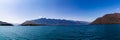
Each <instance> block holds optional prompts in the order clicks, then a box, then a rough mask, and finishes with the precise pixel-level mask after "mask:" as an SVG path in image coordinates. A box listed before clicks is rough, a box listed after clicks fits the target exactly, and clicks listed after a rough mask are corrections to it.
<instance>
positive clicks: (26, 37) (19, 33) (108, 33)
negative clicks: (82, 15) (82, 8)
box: [0, 24, 120, 40]
mask: <svg viewBox="0 0 120 40" xmlns="http://www.w3.org/2000/svg"><path fill="white" fill-rule="evenodd" d="M0 40H120V25H118V24H113V25H81V26H0Z"/></svg>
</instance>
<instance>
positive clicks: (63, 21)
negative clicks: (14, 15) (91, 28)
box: [21, 18, 88, 26]
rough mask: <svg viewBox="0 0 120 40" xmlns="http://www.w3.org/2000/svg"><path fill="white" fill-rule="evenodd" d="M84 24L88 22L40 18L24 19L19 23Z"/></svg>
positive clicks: (30, 24) (49, 24) (42, 24)
mask: <svg viewBox="0 0 120 40" xmlns="http://www.w3.org/2000/svg"><path fill="white" fill-rule="evenodd" d="M86 24H88V22H84V21H72V20H62V19H46V18H40V19H36V20H31V21H26V22H24V23H22V24H21V25H22V26H46V25H48V26H59V25H86Z"/></svg>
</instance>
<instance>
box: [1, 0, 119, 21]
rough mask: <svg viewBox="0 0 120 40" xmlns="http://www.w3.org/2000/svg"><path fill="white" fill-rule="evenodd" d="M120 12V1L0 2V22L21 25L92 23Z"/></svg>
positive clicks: (24, 0)
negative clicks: (55, 21) (48, 21)
mask: <svg viewBox="0 0 120 40" xmlns="http://www.w3.org/2000/svg"><path fill="white" fill-rule="evenodd" d="M119 11H120V0H0V21H5V22H9V23H22V22H24V21H26V20H31V19H37V18H43V17H46V18H56V19H68V20H79V21H88V22H92V21H93V20H95V19H96V18H98V17H101V16H103V15H104V14H108V13H114V12H119Z"/></svg>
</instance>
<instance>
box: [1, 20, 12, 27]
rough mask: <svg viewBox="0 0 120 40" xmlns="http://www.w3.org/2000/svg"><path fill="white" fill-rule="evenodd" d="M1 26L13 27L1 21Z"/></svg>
mask: <svg viewBox="0 0 120 40" xmlns="http://www.w3.org/2000/svg"><path fill="white" fill-rule="evenodd" d="M0 26H13V24H10V23H6V22H2V21H0Z"/></svg>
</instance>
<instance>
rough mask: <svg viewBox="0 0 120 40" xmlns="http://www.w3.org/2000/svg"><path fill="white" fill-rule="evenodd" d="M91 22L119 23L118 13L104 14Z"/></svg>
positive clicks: (119, 14)
mask: <svg viewBox="0 0 120 40" xmlns="http://www.w3.org/2000/svg"><path fill="white" fill-rule="evenodd" d="M91 24H120V13H113V14H106V15H104V16H103V17H100V18H97V19H96V20H95V21H93V22H92V23H91Z"/></svg>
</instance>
